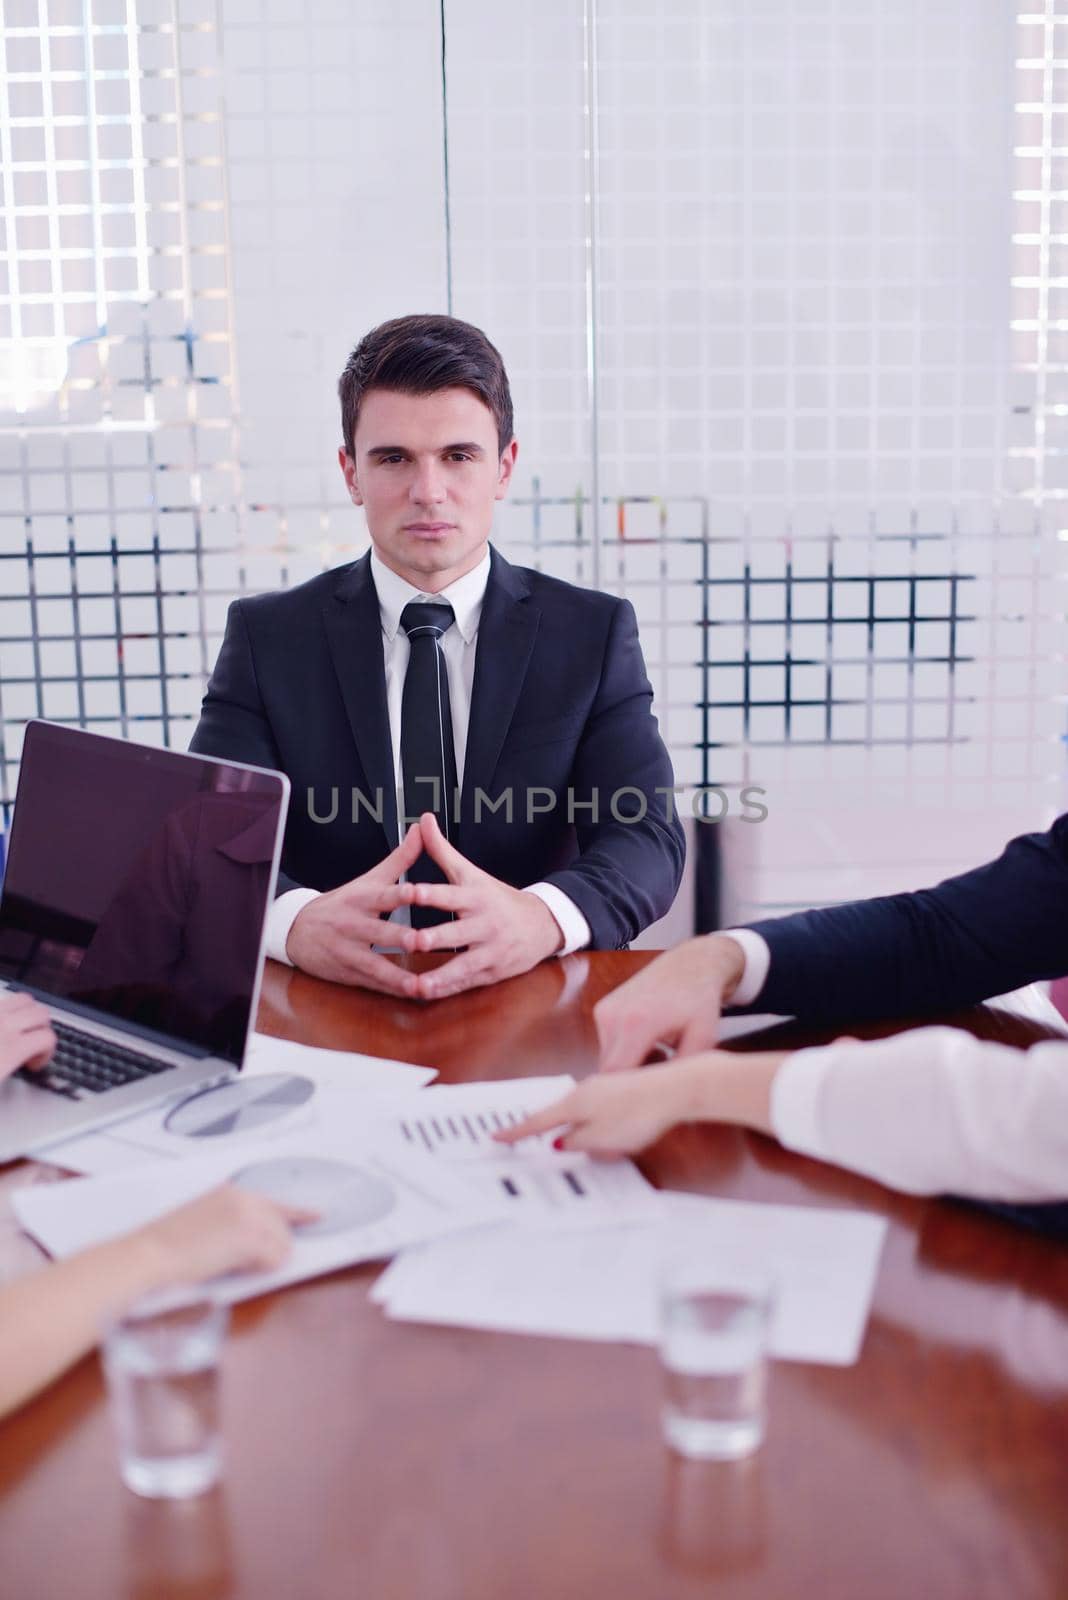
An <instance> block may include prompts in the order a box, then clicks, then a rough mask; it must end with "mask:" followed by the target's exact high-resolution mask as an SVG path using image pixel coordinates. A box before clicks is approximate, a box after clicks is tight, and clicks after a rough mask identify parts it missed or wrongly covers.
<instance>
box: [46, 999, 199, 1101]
mask: <svg viewBox="0 0 1068 1600" xmlns="http://www.w3.org/2000/svg"><path fill="white" fill-rule="evenodd" d="M52 1029H53V1031H54V1033H55V1036H56V1053H55V1055H54V1056H53V1057H52V1059H51V1061H50V1062H49V1063H48V1065H47V1067H44V1068H41V1069H34V1068H31V1067H23V1069H22V1070H21V1072H20V1073H19V1077H20V1078H25V1079H27V1081H28V1082H30V1083H36V1084H37V1085H38V1087H39V1088H41V1089H50V1090H51V1091H52V1093H53V1094H62V1095H66V1097H67V1098H68V1099H69V1100H81V1099H82V1098H83V1097H84V1094H85V1091H87V1090H88V1091H89V1092H91V1093H92V1094H102V1093H103V1092H104V1090H105V1089H118V1088H121V1087H122V1085H123V1084H124V1083H136V1082H137V1080H138V1079H139V1078H147V1077H150V1076H152V1075H153V1074H154V1073H157V1072H166V1071H167V1069H168V1067H169V1066H170V1065H171V1063H170V1062H169V1061H156V1060H154V1059H153V1058H152V1056H146V1055H142V1054H141V1052H140V1051H139V1050H128V1049H127V1048H126V1046H125V1045H121V1044H113V1043H112V1042H111V1040H109V1039H98V1038H97V1037H96V1036H95V1035H94V1034H91V1033H81V1032H80V1031H79V1030H78V1029H77V1028H72V1027H70V1026H69V1025H68V1024H67V1023H65V1022H57V1021H56V1020H55V1018H53V1019H52Z"/></svg>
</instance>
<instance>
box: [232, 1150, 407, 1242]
mask: <svg viewBox="0 0 1068 1600" xmlns="http://www.w3.org/2000/svg"><path fill="white" fill-rule="evenodd" d="M230 1181H231V1183H234V1184H236V1185H237V1187H238V1188H239V1189H248V1190H251V1191H252V1193H253V1194H263V1195H266V1196H267V1198H268V1199H269V1200H274V1201H276V1202H277V1204H278V1205H284V1206H296V1207H299V1208H301V1209H303V1210H307V1211H316V1212H318V1218H317V1220H316V1221H315V1222H305V1223H301V1224H300V1225H299V1227H298V1228H297V1232H298V1233H299V1234H300V1235H301V1236H302V1237H307V1236H314V1235H323V1234H329V1233H344V1232H346V1231H347V1230H348V1229H349V1228H363V1227H366V1226H367V1225H368V1224H369V1223H372V1222H380V1221H381V1220H382V1218H383V1217H385V1216H388V1215H389V1213H390V1212H391V1211H392V1210H393V1207H394V1206H395V1205H396V1195H395V1193H394V1191H393V1188H392V1186H391V1185H390V1184H389V1183H387V1181H386V1180H385V1178H380V1177H378V1175H377V1174H376V1173H373V1172H367V1171H366V1170H365V1169H364V1168H362V1167H353V1166H350V1165H349V1164H348V1162H347V1161H329V1160H327V1159H325V1158H324V1157H320V1156H278V1157H275V1158H273V1159H270V1160H267V1161H253V1162H251V1163H250V1164H249V1165H248V1166H247V1167H242V1168H241V1169H240V1171H239V1172H235V1173H234V1174H233V1177H232V1178H231V1180H230Z"/></svg>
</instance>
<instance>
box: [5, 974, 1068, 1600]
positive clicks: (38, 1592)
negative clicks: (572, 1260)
mask: <svg viewBox="0 0 1068 1600" xmlns="http://www.w3.org/2000/svg"><path fill="white" fill-rule="evenodd" d="M646 959H648V958H647V957H645V956H641V955H638V954H632V953H607V952H606V953H598V954H594V955H581V956H572V957H569V958H568V960H567V961H564V962H559V963H554V964H546V965H545V966H543V967H541V968H539V969H537V970H536V971H535V972H533V973H530V974H528V975H527V976H526V977H524V978H519V979H515V980H513V981H511V982H510V983H508V984H505V985H501V986H499V987H498V988H496V989H494V990H484V991H478V992H475V993H472V994H469V995H466V996H458V997H456V998H455V999H452V1000H447V1001H440V1002H437V1003H436V1004H435V1005H432V1006H419V1005H415V1004H411V1003H408V1002H395V1001H390V1000H387V999H384V998H380V997H376V996H371V995H368V994H366V993H363V992H362V991H346V990H343V989H339V988H336V987H334V986H331V985H326V984H320V983H317V982H316V981H315V980H313V979H309V978H307V977H305V976H303V975H301V974H298V973H294V972H290V971H288V970H285V969H281V968H278V967H275V966H273V964H269V967H268V973H267V977H266V980H265V984H264V994H263V1001H262V1006H261V1013H260V1026H261V1028H264V1029H265V1030H266V1031H268V1032H273V1033H278V1034H283V1035H285V1036H287V1037H290V1038H294V1039H302V1040H305V1041H306V1042H309V1043H315V1044H322V1045H330V1046H334V1047H340V1048H350V1049H357V1050H363V1051H368V1052H371V1053H373V1054H377V1055H383V1056H391V1057H396V1058H400V1059H404V1060H409V1061H418V1062H424V1063H427V1064H431V1065H434V1066H437V1067H439V1068H440V1069H441V1075H442V1081H445V1082H458V1081H463V1080H467V1079H476V1078H491V1077H511V1076H519V1075H524V1074H533V1073H544V1072H553V1071H560V1072H574V1073H575V1074H576V1075H582V1074H584V1073H586V1072H588V1071H590V1070H591V1069H592V1068H593V1066H594V1063H595V1050H594V1034H593V1026H592V1021H591V1010H592V1006H593V1004H594V1002H595V1001H596V1000H597V999H598V998H599V997H600V996H601V995H602V994H603V993H605V992H606V991H607V990H608V989H610V988H611V987H613V986H614V985H615V984H616V983H619V982H621V981H622V980H623V979H624V978H625V977H626V976H628V975H629V974H630V973H632V972H634V971H635V970H636V969H637V968H638V967H639V966H640V965H641V964H642V963H643V961H644V960H646ZM959 1020H960V1021H961V1022H962V1023H963V1024H964V1025H966V1026H969V1027H971V1028H972V1029H973V1031H976V1032H981V1033H984V1034H986V1035H989V1036H992V1037H998V1038H1002V1039H1005V1040H1006V1041H1008V1042H1011V1043H1017V1044H1025V1043H1028V1042H1030V1041H1031V1040H1032V1039H1034V1038H1036V1037H1041V1036H1042V1030H1041V1028H1040V1027H1039V1026H1037V1025H1035V1024H1031V1023H1025V1022H1021V1021H1017V1020H1011V1019H1007V1018H1005V1017H1004V1016H1003V1015H1001V1014H999V1013H996V1012H994V1011H991V1010H988V1009H985V1008H984V1009H980V1010H977V1011H975V1012H973V1013H968V1014H967V1015H966V1016H965V1017H962V1018H961V1019H959ZM813 1037H814V1036H813V1035H812V1034H803V1033H801V1032H800V1031H799V1030H794V1031H792V1032H790V1031H788V1032H787V1033H785V1034H781V1033H778V1032H777V1034H776V1042H778V1039H779V1038H784V1039H786V1040H787V1041H788V1042H797V1041H799V1040H802V1039H811V1038H813ZM766 1039H767V1036H765V1040H766ZM762 1042H764V1041H762ZM642 1166H643V1169H644V1170H645V1172H646V1173H647V1175H648V1176H649V1177H651V1178H652V1179H653V1180H654V1181H656V1182H657V1183H658V1184H660V1185H662V1186H667V1187H671V1188H677V1189H687V1190H692V1191H700V1192H705V1193H709V1194H717V1195H729V1196H732V1197H736V1198H744V1199H749V1200H774V1201H781V1202H789V1203H796V1204H798V1205H806V1206H848V1207H859V1208H863V1209H865V1210H868V1211H874V1212H877V1213H879V1214H881V1215H884V1216H886V1217H887V1218H888V1219H889V1222H890V1231H889V1236H888V1240H887V1244H886V1248H885V1251H884V1254H883V1259H882V1264H881V1268H880V1272H879V1278H878V1282H877V1287H876V1293H875V1299H874V1304H873V1307H872V1314H871V1320H870V1324H869V1327H868V1332H867V1337H866V1340H865V1343H864V1348H863V1352H862V1355H861V1359H860V1361H859V1362H858V1364H857V1365H856V1366H854V1367H851V1368H845V1369H843V1368H827V1367H817V1366H802V1365H797V1364H793V1363H779V1364H776V1366H775V1368H774V1371H773V1374H772V1379H771V1388H770V1425H769V1431H768V1437H767V1440H766V1442H765V1444H764V1447H763V1449H762V1450H761V1451H760V1453H759V1454H758V1455H757V1456H755V1457H754V1458H752V1459H751V1460H749V1461H748V1462H743V1463H736V1464H730V1465H697V1464H685V1463H683V1462H681V1461H679V1460H678V1459H676V1458H675V1457H673V1456H672V1455H670V1454H669V1452H667V1451H666V1450H665V1448H664V1447H663V1445H662V1443H661V1440H660V1432H659V1423H658V1403H659V1372H658V1367H657V1358H656V1355H655V1353H654V1352H652V1351H651V1350H647V1349H644V1348H637V1347H633V1346H625V1345H608V1344H585V1343H581V1342H572V1341H566V1340H556V1339H542V1338H525V1337H517V1336H515V1335H493V1334H487V1333H479V1332H474V1331H467V1330H463V1329H444V1328H435V1327H422V1326H415V1325H408V1324H394V1323H390V1322H388V1321H387V1320H386V1319H385V1317H384V1316H383V1315H382V1313H381V1312H380V1310H379V1309H378V1308H377V1307H375V1306H373V1305H372V1304H371V1303H370V1302H369V1301H368V1298H367V1291H368V1288H369V1287H370V1285H371V1283H372V1282H373V1281H374V1278H375V1276H376V1274H377V1272H378V1270H379V1269H378V1268H377V1267H358V1268H353V1269H350V1270H348V1271H344V1272H339V1273H335V1274H334V1275H332V1276H331V1277H328V1278H325V1279H322V1280H320V1281H317V1282H313V1283H309V1284H303V1285H299V1286H297V1287H295V1288H292V1289H289V1290H286V1291H284V1292H282V1293H279V1294H276V1295H272V1296H269V1297H265V1298H263V1299H260V1300H259V1301H256V1302H254V1303H253V1304H251V1305H246V1306H243V1307H240V1308H238V1310H237V1311H236V1312H235V1317H234V1331H233V1334H232V1337H231V1341H230V1346H229V1349H228V1352H227V1364H226V1378H225V1388H224V1395H225V1400H224V1406H225V1430H226V1443H227V1450H228V1457H229V1460H228V1469H227V1473H226V1477H225V1482H224V1484H223V1485H222V1487H221V1488H220V1489H218V1490H216V1491H214V1492H213V1493H212V1494H210V1495H208V1496H205V1497H203V1498H202V1499H200V1500H197V1501H190V1502H187V1503H185V1504H180V1503H178V1504H171V1505H168V1504H165V1503H160V1504H153V1503H150V1502H147V1501H139V1500H138V1499H137V1498H136V1497H135V1496H133V1495H131V1494H129V1493H128V1492H127V1491H126V1490H124V1489H123V1488H122V1486H121V1484H120V1482H119V1479H118V1476H117V1472H116V1467H115V1454H114V1447H113V1443H112V1439H111V1434H110V1424H109V1416H108V1411H107V1406H106V1402H105V1399H104V1395H103V1389H102V1382H101V1377H100V1373H99V1366H98V1362H97V1360H96V1357H95V1356H94V1357H91V1358H90V1359H89V1360H87V1361H85V1362H83V1363H82V1364H81V1365H80V1366H79V1367H78V1368H76V1369H75V1370H74V1371H73V1372H72V1373H70V1374H69V1375H68V1376H67V1377H66V1378H64V1379H63V1380H62V1381H61V1382H59V1383H58V1384H56V1385H55V1386H54V1388H53V1389H51V1390H50V1391H49V1392H48V1393H47V1394H45V1395H43V1396H42V1397H41V1398H39V1399H38V1400H36V1401H34V1402H32V1403H31V1404H30V1405H29V1406H27V1407H25V1408H24V1409H23V1410H22V1411H21V1412H20V1413H18V1414H17V1415H16V1416H14V1417H12V1418H11V1419H9V1420H8V1421H7V1422H6V1423H4V1424H2V1425H0V1593H2V1594H3V1595H4V1596H5V1600H7V1597H10V1600H31V1597H38V1596H40V1597H42V1600H43V1597H48V1600H55V1597H57V1596H78V1597H79V1600H98V1597H99V1600H105V1597H106V1600H122V1597H126V1596H137V1597H145V1600H148V1597H151V1600H170V1597H178V1596H181V1597H183V1600H185V1597H189V1600H192V1597H198V1600H206V1597H209V1596H224V1595H236V1596H242V1597H244V1596H248V1597H249V1600H253V1597H254V1600H274V1597H276V1596H277V1597H279V1600H319V1597H323V1600H325V1597H328V1596H329V1597H333V1596H341V1595H346V1596H347V1595H354V1596H355V1595H360V1596H367V1597H368V1600H387V1597H388V1600H392V1597H412V1600H511V1597H515V1600H528V1597H531V1596H540V1595H553V1596H562V1597H565V1600H566V1597H572V1596H575V1597H585V1596H590V1597H601V1596H604V1597H615V1596H618V1597H621V1600H622V1597H635V1600H638V1597H640V1600H673V1597H676V1596H677V1597H680V1600H681V1597H689V1596H698V1595H701V1596H703V1595H707V1594H709V1593H712V1592H714V1593H715V1594H716V1595H717V1596H727V1597H730V1596H754V1597H756V1596H759V1597H760V1600H772V1597H780V1596H781V1597H784V1600H785V1597H789V1600H799V1597H801V1596H810V1595H811V1596H819V1597H820V1600H827V1597H837V1596H842V1597H849V1600H882V1597H886V1600H902V1597H905V1596H907V1597H910V1600H911V1597H913V1596H924V1597H927V1596H931V1597H937V1600H956V1597H960V1600H1030V1597H1035V1600H1037V1597H1044V1600H1053V1597H1055V1596H1060V1597H1063V1596H1065V1595H1068V1249H1066V1248H1065V1247H1064V1246H1063V1245H1061V1246H1058V1245H1057V1244H1055V1243H1052V1242H1049V1241H1046V1240H1043V1239H1041V1238H1038V1237H1035V1236H1031V1235H1029V1234H1027V1233H1025V1232H1023V1231H1020V1230H1017V1229H1015V1228H1013V1227H1011V1226H1009V1225H1008V1224H1005V1223H1002V1222H1000V1221H997V1220H994V1219H992V1218H990V1217H987V1216H985V1215H981V1214H979V1213H977V1212H973V1211H972V1210H971V1209H969V1208H968V1207H965V1206H963V1205H960V1204H957V1203H954V1202H951V1201H944V1200H941V1201H922V1200H916V1199H911V1198H906V1197H902V1196H900V1195H893V1194H891V1193H890V1192H888V1191H887V1190H884V1189H882V1188H881V1187H880V1186H878V1185H877V1184H873V1183H869V1182H867V1181H865V1180H863V1179H860V1178H855V1177H851V1176H848V1175H846V1174H843V1173H840V1172H836V1171H834V1170H832V1169H830V1168H828V1167H825V1166H823V1165H821V1164H820V1163H818V1162H813V1161H808V1160H804V1159H801V1158H799V1157H796V1156H792V1155H788V1154H786V1153H785V1152H783V1151H782V1150H780V1149H779V1148H778V1147H777V1146H776V1145H775V1144H773V1142H772V1141H770V1140H767V1139H763V1138H761V1137H759V1136H756V1135H749V1134H743V1133H739V1132H736V1131H732V1130H728V1129H724V1128H718V1129H701V1130H698V1129H693V1128H687V1129H684V1130H680V1131H678V1132H676V1133H674V1134H672V1135H670V1136H669V1137H668V1138H666V1139H664V1140H663V1141H662V1142H661V1143H660V1144H659V1145H658V1146H657V1147H656V1148H655V1149H654V1150H653V1151H652V1152H650V1153H649V1155H648V1157H647V1159H645V1160H644V1161H643V1163H642ZM55 1176H56V1175H55V1174H54V1173H51V1172H50V1171H48V1170H47V1169H40V1168H34V1167H32V1166H30V1165H28V1164H22V1165H20V1166H18V1167H10V1168H7V1169H5V1170H4V1171H3V1172H2V1173H0V1187H2V1188H3V1189H9V1188H11V1187H13V1186H14V1185H15V1184H16V1183H18V1182H25V1181H27V1180H29V1179H36V1180H40V1181H47V1180H50V1179H52V1178H54V1177H55ZM3 1209H4V1212H5V1215H6V1207H5V1208H3ZM3 1228H4V1231H2V1232H0V1270H2V1271H4V1272H6V1273H7V1274H8V1275H10V1274H11V1273H13V1272H16V1271H18V1270H20V1269H21V1268H22V1266H23V1265H25V1264H26V1262H28V1261H29V1260H31V1259H32V1246H31V1245H30V1244H29V1242H28V1241H26V1240H25V1239H23V1238H20V1237H17V1236H16V1234H15V1231H14V1228H13V1226H12V1224H11V1223H10V1222H9V1221H5V1222H4V1224H3Z"/></svg>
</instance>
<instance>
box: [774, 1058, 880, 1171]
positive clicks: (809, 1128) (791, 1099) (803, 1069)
mask: <svg viewBox="0 0 1068 1600" xmlns="http://www.w3.org/2000/svg"><path fill="white" fill-rule="evenodd" d="M839 1054H840V1052H839ZM834 1059H835V1049H834V1046H833V1045H823V1046H815V1047H814V1048H813V1049H811V1050H798V1051H795V1053H794V1054H793V1055H790V1056H787V1058H786V1060H785V1061H784V1062H783V1064H782V1066H781V1067H780V1068H779V1070H778V1072H777V1073H776V1074H775V1076H774V1078H773V1079H772V1084H771V1126H772V1128H773V1130H774V1133H775V1137H776V1138H777V1139H778V1140H779V1142H780V1144H784V1145H785V1146H786V1147H787V1149H788V1150H800V1151H803V1152H804V1154H806V1155H815V1156H822V1155H824V1154H825V1148H826V1141H825V1139H824V1137H823V1131H822V1128H821V1126H820V1114H819V1107H820V1096H821V1095H822V1093H823V1086H824V1084H825V1082H826V1081H827V1073H828V1072H829V1071H830V1069H831V1067H832V1066H833V1064H834ZM858 1070H859V1071H861V1072H863V1070H864V1068H863V1066H861V1067H860V1068H859V1069H858Z"/></svg>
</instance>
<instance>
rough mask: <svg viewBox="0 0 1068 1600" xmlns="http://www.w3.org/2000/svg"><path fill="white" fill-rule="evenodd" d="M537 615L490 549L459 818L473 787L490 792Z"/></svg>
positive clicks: (467, 811)
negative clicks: (489, 564)
mask: <svg viewBox="0 0 1068 1600" xmlns="http://www.w3.org/2000/svg"><path fill="white" fill-rule="evenodd" d="M540 620H541V612H540V611H539V610H538V608H537V606H536V605H535V604H534V602H533V600H531V599H530V590H529V588H528V586H527V583H526V581H525V580H524V579H523V577H522V576H521V575H520V573H519V572H518V570H517V569H516V568H515V567H512V566H510V565H509V563H508V562H507V561H505V559H504V557H503V556H502V555H499V554H498V552H497V551H496V550H492V564H491V567H490V575H489V582H488V583H487V585H486V597H485V599H484V600H483V602H482V615H481V617H480V619H479V624H478V653H477V655H476V657H475V679H474V684H473V686H472V690H471V718H470V721H469V723H468V729H467V750H466V753H465V756H464V782H463V806H462V815H463V817H464V819H465V820H466V819H467V818H469V817H470V816H471V815H472V803H473V796H474V792H475V789H476V788H479V789H483V790H485V791H486V793H487V794H488V793H490V792H491V791H490V788H489V785H490V783H491V782H492V779H493V774H494V772H495V771H496V768H497V761H498V759H499V757H500V753H501V746H502V745H503V743H504V740H505V736H506V735H507V733H508V730H509V728H510V727H511V725H512V716H513V713H514V712H515V708H516V705H517V703H518V700H519V695H520V691H521V690H522V688H523V680H524V678H525V677H526V671H527V667H528V666H529V665H530V658H531V655H532V653H533V650H534V640H535V638H536V637H537V632H538V624H539V622H540Z"/></svg>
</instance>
